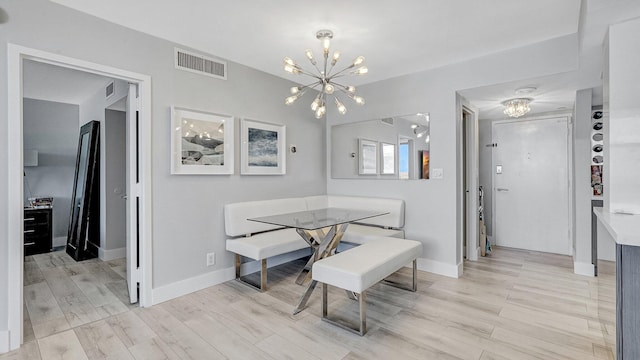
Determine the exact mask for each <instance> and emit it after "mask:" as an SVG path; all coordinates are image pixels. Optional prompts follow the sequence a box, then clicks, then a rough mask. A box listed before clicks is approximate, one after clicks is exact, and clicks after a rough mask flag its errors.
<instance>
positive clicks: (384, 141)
mask: <svg viewBox="0 0 640 360" xmlns="http://www.w3.org/2000/svg"><path fill="white" fill-rule="evenodd" d="M429 141H430V133H429V114H428V113H417V114H411V115H402V116H393V117H388V118H384V119H375V120H367V121H360V122H354V123H348V124H340V125H334V126H333V127H332V128H331V144H332V145H331V177H332V178H334V179H358V178H362V179H404V180H406V179H421V178H423V176H424V174H425V173H426V174H428V171H429V169H428V163H426V164H423V153H426V154H428V153H429ZM365 162H366V164H365ZM423 165H426V168H425V167H424V166H423ZM378 169H379V170H378ZM427 176H428V175H427Z"/></svg>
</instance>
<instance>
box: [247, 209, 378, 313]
mask: <svg viewBox="0 0 640 360" xmlns="http://www.w3.org/2000/svg"><path fill="white" fill-rule="evenodd" d="M388 213H389V212H384V211H375V210H354V209H342V208H325V209H317V210H307V211H299V212H293V213H287V214H279V215H271V216H262V217H257V218H251V219H247V220H250V221H257V222H261V223H266V224H272V225H278V226H284V227H288V228H295V229H296V232H297V233H298V234H299V235H300V237H302V239H303V240H304V241H306V242H307V243H308V244H309V246H310V247H311V248H312V249H313V254H312V255H311V257H310V258H309V260H308V261H307V264H306V265H305V267H304V268H303V269H302V270H301V271H300V274H299V275H298V278H297V279H296V283H297V284H298V285H304V283H306V282H307V281H309V280H311V279H312V274H311V270H312V268H313V263H314V262H316V261H318V260H320V259H324V258H326V257H328V256H331V255H333V254H335V252H336V249H337V247H338V245H339V244H340V240H341V239H342V236H343V235H344V233H345V231H346V230H347V227H348V226H349V223H352V222H358V221H361V220H364V219H369V218H372V217H376V216H382V215H386V214H388ZM316 284H317V281H315V280H311V282H310V283H309V285H308V287H307V289H306V290H305V292H304V294H303V295H302V297H301V299H300V302H299V303H298V305H297V306H296V308H295V310H294V311H293V313H294V314H297V313H299V312H300V311H302V310H304V308H305V306H306V304H307V301H308V300H309V297H310V296H311V293H312V292H313V289H315V287H316Z"/></svg>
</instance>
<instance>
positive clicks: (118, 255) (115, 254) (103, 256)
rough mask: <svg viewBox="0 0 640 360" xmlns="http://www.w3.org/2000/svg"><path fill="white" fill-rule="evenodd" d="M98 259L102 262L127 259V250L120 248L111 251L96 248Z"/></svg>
mask: <svg viewBox="0 0 640 360" xmlns="http://www.w3.org/2000/svg"><path fill="white" fill-rule="evenodd" d="M98 257H99V258H100V260H102V261H109V260H115V259H122V258H123V257H127V248H126V247H121V248H118V249H111V250H105V249H103V248H98Z"/></svg>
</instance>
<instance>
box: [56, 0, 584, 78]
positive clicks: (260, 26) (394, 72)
mask: <svg viewBox="0 0 640 360" xmlns="http://www.w3.org/2000/svg"><path fill="white" fill-rule="evenodd" d="M52 1H53V2H56V3H59V4H62V5H65V6H69V7H71V8H74V9H77V10H80V11H83V12H86V13H89V14H91V15H94V16H97V17H99V18H103V19H105V20H108V21H110V22H114V23H117V24H120V25H123V26H126V27H129V28H132V29H135V30H139V31H141V32H144V33H148V34H152V35H154V36H157V37H160V38H163V39H167V40H170V41H173V42H176V43H179V44H184V45H186V46H189V47H192V48H194V49H197V50H199V51H203V52H206V53H209V54H211V55H214V56H217V57H221V58H223V59H227V60H231V61H234V62H237V63H240V64H243V65H247V66H249V67H252V68H255V69H258V70H262V71H264V72H267V73H270V74H273V75H276V76H280V77H287V74H286V73H285V72H284V71H283V66H282V59H283V58H284V57H285V56H289V57H291V58H293V59H294V60H297V61H298V62H299V63H301V64H305V63H307V61H306V59H305V56H304V50H305V49H308V48H310V49H312V50H313V51H314V52H315V53H316V54H318V53H319V52H320V49H321V47H320V43H319V41H318V40H316V38H315V34H316V32H317V31H318V30H320V29H330V30H332V31H333V32H334V34H335V35H334V39H333V42H332V49H335V50H340V51H341V52H342V59H345V60H342V61H344V63H345V64H346V63H347V61H351V59H353V58H355V57H357V56H359V55H364V56H365V57H366V64H367V65H368V67H369V73H368V74H367V75H366V76H363V77H358V79H354V85H359V84H363V83H369V82H374V81H379V80H384V79H387V78H391V77H396V76H399V75H404V74H409V73H414V72H417V71H421V70H426V69H431V68H436V67H440V66H443V65H446V64H450V63H455V62H460V61H463V60H466V59H471V58H474V57H478V56H481V55H486V54H489V53H493V52H496V51H501V50H506V49H511V48H515V47H519V46H522V45H523V44H529V43H534V42H539V41H543V40H547V39H551V38H555V37H558V36H563V35H567V34H573V33H575V32H576V31H577V30H578V22H579V14H580V0H561V1H558V0H535V1H531V0H446V1H442V0H402V1H400V2H390V1H380V0H378V1H371V0H350V1H344V0H325V1H322V2H310V1H281V0H276V1H255V0H234V1H220V0H218V1H203V0H182V1H157V0H136V1H130V0H110V1H98V0H94V1H87V0H52ZM125 9H126V11H125ZM550 10H551V11H550ZM514 14H527V16H514ZM534 14H535V15H534ZM541 24H544V26H541ZM316 56H317V55H316ZM303 60H304V61H303Z"/></svg>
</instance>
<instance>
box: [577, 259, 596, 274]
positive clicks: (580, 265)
mask: <svg viewBox="0 0 640 360" xmlns="http://www.w3.org/2000/svg"><path fill="white" fill-rule="evenodd" d="M573 273H574V274H577V275H584V276H592V277H593V276H594V273H595V268H594V266H593V264H591V263H584V262H574V263H573Z"/></svg>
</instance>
